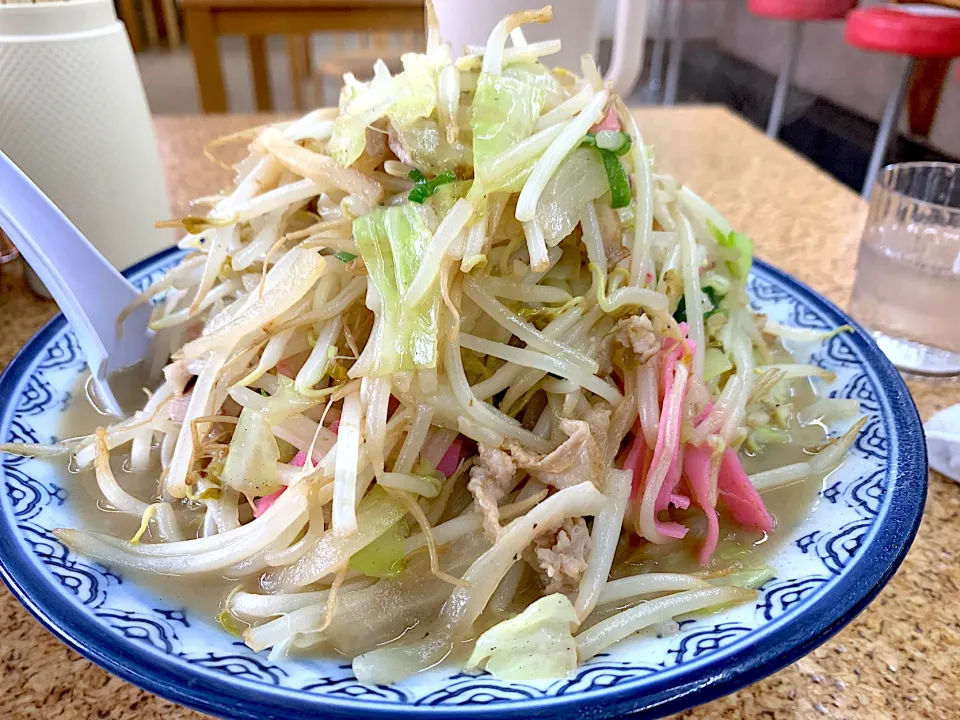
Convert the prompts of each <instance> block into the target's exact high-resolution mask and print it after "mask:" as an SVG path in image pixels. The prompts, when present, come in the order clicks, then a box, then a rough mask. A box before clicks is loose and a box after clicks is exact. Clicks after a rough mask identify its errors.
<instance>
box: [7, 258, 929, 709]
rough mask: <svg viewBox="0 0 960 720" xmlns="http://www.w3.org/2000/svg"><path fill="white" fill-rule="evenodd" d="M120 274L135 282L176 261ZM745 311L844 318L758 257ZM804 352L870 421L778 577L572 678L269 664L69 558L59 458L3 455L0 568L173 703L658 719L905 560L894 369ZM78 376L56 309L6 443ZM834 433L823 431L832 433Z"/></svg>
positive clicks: (15, 402)
mask: <svg viewBox="0 0 960 720" xmlns="http://www.w3.org/2000/svg"><path fill="white" fill-rule="evenodd" d="M177 257H178V256H177V255H176V254H175V253H171V252H168V253H164V254H161V255H159V256H157V257H155V258H152V259H150V260H147V261H144V262H142V263H140V264H139V265H137V266H136V267H134V268H132V269H131V270H130V271H129V273H128V275H129V277H130V278H131V279H132V280H133V281H134V282H135V283H137V284H139V285H141V286H144V285H145V284H146V283H147V282H149V281H150V280H151V279H153V278H155V277H156V276H157V275H158V274H160V273H161V272H162V271H163V270H164V269H165V268H167V267H169V266H170V265H171V264H172V263H173V262H174V261H175V260H176V259H177ZM748 290H749V292H750V296H751V298H752V299H753V303H754V306H755V307H756V308H757V309H758V310H760V311H762V312H764V313H766V314H768V315H770V316H771V317H772V318H773V319H775V320H777V321H778V322H780V323H783V324H787V325H793V326H799V327H804V328H814V329H826V328H834V327H837V326H838V325H841V324H843V323H850V322H851V321H850V319H849V318H848V317H847V316H846V315H844V314H843V313H842V312H841V311H840V310H839V309H837V308H836V307H835V306H833V305H832V304H831V303H829V302H828V301H827V300H825V299H823V298H822V297H820V296H819V295H817V294H816V293H814V292H813V291H812V290H810V289H809V288H807V287H805V286H804V285H802V284H800V283H799V282H797V281H796V280H793V279H792V278H790V277H788V276H787V275H786V274H784V273H783V272H781V271H779V270H777V269H775V268H773V267H771V266H769V265H767V264H765V263H762V262H758V263H757V264H756V265H755V267H754V270H753V272H752V274H751V276H750V281H749V284H748ZM805 354H807V355H809V358H808V359H809V361H810V362H812V363H815V364H817V365H820V366H822V367H824V368H827V369H829V370H831V371H833V372H834V373H836V375H837V379H836V382H834V383H832V384H831V385H830V386H829V388H827V389H828V391H829V393H830V394H831V395H834V396H837V397H845V398H856V399H857V400H859V401H860V404H861V407H862V409H863V411H864V412H865V413H867V414H869V416H870V420H869V422H868V423H867V425H866V427H865V429H864V431H863V433H862V434H861V436H860V437H859V439H858V440H857V442H856V445H855V446H854V448H853V450H852V452H851V454H850V456H849V457H848V458H847V460H846V461H845V462H844V464H843V465H842V466H841V467H840V468H839V469H838V470H836V471H835V472H834V473H832V474H831V475H830V476H829V477H828V479H827V481H826V482H825V483H824V487H823V488H822V491H821V492H820V497H819V501H818V502H817V504H816V505H815V507H814V508H813V509H812V510H811V512H810V514H809V516H808V517H807V518H806V519H805V520H804V521H803V522H801V523H800V524H799V525H797V526H794V527H792V528H789V529H787V530H786V532H787V533H788V537H786V538H784V539H783V540H782V542H781V544H780V546H779V549H778V550H777V551H776V552H775V553H774V554H773V555H772V556H771V557H770V558H769V560H768V562H769V563H770V564H771V565H772V566H773V567H774V568H775V570H776V573H777V574H776V577H775V578H773V579H772V580H770V581H769V582H767V583H766V584H765V585H763V587H762V588H761V589H760V592H759V596H758V598H757V601H756V604H755V605H750V606H746V605H745V606H740V607H736V608H732V609H729V610H726V611H724V612H721V613H718V614H715V615H710V616H708V617H701V618H700V619H697V620H692V621H687V622H685V623H684V624H683V625H682V627H681V630H680V632H679V633H678V634H676V635H673V636H670V637H665V638H662V639H656V638H650V637H644V638H635V639H631V640H627V641H624V642H622V643H620V644H619V645H617V646H615V647H614V648H613V649H612V650H611V651H610V652H609V653H606V654H603V655H599V656H597V657H595V658H593V659H592V660H590V661H589V662H588V663H586V664H585V665H583V666H582V667H580V668H579V669H578V670H577V672H576V674H575V675H574V676H573V677H570V678H567V679H564V680H557V681H554V682H543V683H529V684H519V683H504V682H499V681H497V680H495V679H493V678H492V677H490V676H489V675H485V674H481V675H477V674H467V673H462V672H458V671H457V670H455V669H452V668H447V667H440V668H437V669H434V670H431V671H428V672H426V673H422V674H420V675H418V676H416V677H414V678H411V679H409V680H406V681H404V682H402V683H400V684H398V685H394V686H390V687H367V686H364V685H361V684H360V683H358V682H357V680H356V679H355V678H354V677H353V674H352V672H351V670H350V664H349V663H348V662H346V661H345V660H337V659H300V658H298V659H291V660H287V661H282V662H277V663H274V662H270V661H269V660H268V659H267V656H266V655H265V654H257V653H254V652H253V651H252V650H250V649H248V648H247V647H246V646H245V645H244V644H243V643H242V642H239V641H238V640H237V638H234V637H233V636H231V635H228V634H227V633H225V632H224V631H223V630H222V629H221V628H220V627H219V626H218V625H216V624H215V623H214V622H213V619H212V618H209V617H201V616H198V615H197V614H196V613H192V612H190V611H188V610H186V609H185V608H183V607H176V606H171V605H170V604H169V603H166V602H164V601H162V600H160V599H158V598H157V597H156V596H155V595H154V594H152V593H151V591H150V589H149V588H145V587H142V586H139V585H138V584H137V583H136V582H134V581H132V580H128V579H126V578H124V577H123V575H122V574H120V573H118V572H115V571H113V570H110V569H108V568H105V567H102V566H100V565H98V564H96V563H93V562H91V561H89V560H87V559H85V558H83V557H78V556H77V555H74V554H73V553H72V552H70V551H68V550H67V549H66V548H65V547H64V546H63V545H61V544H60V543H59V542H57V540H56V539H54V537H53V535H52V534H51V532H50V531H51V530H52V529H54V528H57V527H71V526H72V527H76V526H77V525H79V524H80V521H79V519H78V518H77V515H76V513H75V512H74V510H73V509H72V507H71V503H70V494H71V492H74V489H73V488H71V483H72V481H73V477H72V476H71V475H69V474H68V473H67V472H66V469H65V468H62V467H60V466H57V465H55V464H52V463H50V462H43V461H37V460H30V459H25V458H16V457H9V456H8V457H5V458H4V459H3V470H4V474H5V478H4V484H5V488H4V490H3V492H2V493H0V576H2V577H3V579H4V581H5V582H6V583H7V585H8V586H9V587H10V589H11V591H12V592H13V593H14V594H15V595H16V596H17V598H18V599H19V600H20V602H21V603H23V605H24V606H25V607H26V608H27V609H28V610H30V612H32V613H33V614H34V615H35V616H36V617H37V619H38V620H39V621H40V622H41V623H43V625H45V626H46V627H47V628H48V629H49V630H50V631H51V632H52V633H53V634H54V635H56V636H57V637H58V638H60V639H61V640H62V641H63V642H65V643H66V644H67V645H69V646H70V647H72V648H74V649H75V650H77V651H78V652H80V653H82V654H83V655H85V656H86V657H88V658H90V659H91V660H93V661H94V662H96V663H98V664H99V665H101V666H103V667H104V668H106V669H107V670H109V671H110V672H112V673H114V674H116V675H119V676H120V677H122V678H124V679H126V680H129V681H130V682H132V683H135V684H137V685H140V686H141V687H144V688H146V689H147V690H150V691H152V692H155V693H157V694H158V695H162V696H163V697H166V698H169V699H171V700H174V701H176V702H179V703H182V704H184V705H187V706H190V707H193V708H196V709H198V710H201V711H203V712H207V713H211V714H213V715H220V716H223V717H227V718H251V719H255V720H273V719H276V720H279V719H280V718H291V717H297V718H304V719H306V718H330V717H349V718H351V719H353V720H355V719H356V718H365V719H369V720H379V718H391V719H395V718H402V717H410V716H413V715H419V714H420V713H422V712H424V711H426V710H428V709H429V712H430V715H431V716H432V717H435V718H451V719H457V720H459V719H464V720H466V719H467V718H474V717H477V716H481V715H482V716H492V715H494V714H496V715H497V716H498V718H524V719H525V720H527V719H529V718H531V717H547V716H549V717H550V718H554V719H555V718H573V717H584V716H590V717H594V718H597V717H601V716H610V715H615V714H621V713H626V712H637V713H638V715H637V717H659V716H661V715H665V714H667V713H671V712H676V711H680V710H683V709H685V708H687V707H690V706H692V705H695V704H699V703H703V702H706V701H708V700H711V699H713V698H716V697H718V696H720V695H723V694H725V693H729V692H732V691H734V690H736V689H738V688H740V687H742V686H744V685H746V684H748V683H751V682H754V681H756V680H758V679H760V678H762V677H764V676H766V675H768V674H770V673H772V672H774V671H775V670H777V669H779V668H781V667H783V666H784V665H786V664H788V663H790V662H793V661H795V660H797V659H798V658H799V657H801V656H802V655H804V654H805V653H807V652H809V651H810V650H812V649H813V648H814V647H816V646H817V645H819V644H820V643H822V642H824V641H825V640H826V639H827V638H828V637H830V636H831V635H832V634H833V633H835V632H837V631H838V630H839V629H840V628H841V627H843V626H844V625H845V624H846V623H848V622H849V621H850V620H851V619H852V618H853V617H854V616H855V615H856V614H857V613H858V612H860V611H861V610H862V609H863V608H864V607H866V605H867V604H868V603H869V602H870V600H871V599H872V598H873V597H874V596H875V595H876V594H877V592H879V590H880V588H881V587H883V585H884V584H885V583H886V582H887V580H889V578H890V577H891V576H892V575H893V573H894V571H895V570H896V569H897V566H898V565H899V564H900V562H901V561H902V560H903V557H904V556H905V555H906V552H907V549H908V548H909V546H910V543H911V541H912V540H913V537H914V534H915V533H916V530H917V527H918V525H919V523H920V517H921V514H922V511H923V505H924V499H925V497H926V487H927V460H926V452H925V449H924V443H923V433H922V430H921V426H920V420H919V417H918V416H917V411H916V408H915V407H914V405H913V401H912V399H911V398H910V395H909V393H908V391H907V388H906V386H905V385H904V383H903V381H902V380H901V379H900V376H899V375H898V374H897V372H896V371H895V370H894V368H893V367H892V366H891V364H890V363H889V362H888V361H887V360H886V358H885V357H884V356H883V355H882V354H881V353H880V351H879V350H878V349H877V347H876V345H875V344H874V343H873V341H872V340H871V339H870V338H869V337H868V336H867V335H866V334H865V333H864V332H863V331H862V330H860V329H859V328H858V329H857V330H856V332H854V333H843V334H840V335H837V336H835V337H833V338H831V339H830V340H829V341H828V342H827V343H825V344H823V346H815V347H814V346H810V347H808V348H806V351H805ZM83 370H84V362H83V358H82V357H81V355H80V351H79V348H78V346H77V342H76V338H75V337H74V335H73V333H72V332H71V331H70V328H69V327H68V326H67V324H66V322H65V321H64V319H63V317H62V316H58V317H56V318H55V319H53V320H52V321H51V322H50V323H49V324H47V325H46V327H44V328H43V329H42V330H41V331H40V332H39V333H38V334H37V335H36V336H35V337H34V338H33V339H32V340H31V341H30V342H29V343H27V345H26V346H25V347H24V348H23V350H22V351H21V352H20V354H19V355H18V356H17V357H16V359H14V361H13V362H12V363H11V364H10V366H9V367H8V368H7V369H6V372H5V373H4V374H3V376H2V378H0V435H2V438H3V441H4V442H15V441H25V442H34V443H38V442H39V443H46V442H51V441H52V440H53V439H54V436H55V435H56V432H57V427H58V420H59V417H60V415H61V413H63V411H64V410H65V408H66V407H67V404H68V403H69V401H70V391H71V390H72V388H74V387H75V385H76V382H77V375H78V374H79V373H80V372H82V371H83ZM842 429H843V428H837V429H836V430H838V431H839V430H842Z"/></svg>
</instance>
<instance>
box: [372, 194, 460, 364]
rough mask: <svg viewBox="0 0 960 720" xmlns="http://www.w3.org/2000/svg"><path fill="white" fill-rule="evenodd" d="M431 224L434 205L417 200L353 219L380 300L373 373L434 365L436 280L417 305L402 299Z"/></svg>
mask: <svg viewBox="0 0 960 720" xmlns="http://www.w3.org/2000/svg"><path fill="white" fill-rule="evenodd" d="M445 187H447V186H445ZM434 224H435V216H434V215H433V210H432V209H431V208H429V207H422V206H420V205H417V204H415V203H405V204H403V205H399V206H396V207H385V208H381V209H378V210H376V211H374V212H372V213H370V214H368V215H364V216H363V217H360V218H357V219H356V220H354V222H353V236H354V239H355V240H356V243H357V247H358V248H359V250H360V255H361V257H363V262H364V264H365V265H366V267H367V269H368V271H369V273H370V278H371V279H372V280H373V283H374V285H375V286H376V288H377V291H378V292H379V293H380V297H381V298H382V300H383V307H382V308H381V314H382V316H381V327H382V338H381V348H380V353H379V358H378V359H377V362H376V363H375V367H374V368H373V371H372V374H373V376H375V377H378V376H382V375H387V374H390V373H395V372H399V371H401V370H414V369H417V368H434V367H436V365H437V326H438V320H439V316H440V303H441V298H440V292H439V282H435V283H434V287H433V288H431V290H430V291H429V292H428V293H427V294H426V296H425V297H424V299H423V300H422V301H421V302H420V303H419V304H418V305H417V306H416V307H414V308H406V307H404V305H403V303H402V302H401V298H402V297H403V294H404V293H405V292H406V291H407V289H408V288H409V287H410V285H411V283H412V282H413V278H414V276H415V275H416V274H417V269H418V268H419V267H420V264H421V262H422V261H423V258H424V256H425V255H426V253H427V252H428V251H429V249H430V244H431V241H432V239H433V233H432V232H431V229H430V227H431V225H434Z"/></svg>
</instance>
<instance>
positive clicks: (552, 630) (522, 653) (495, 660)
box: [467, 593, 580, 681]
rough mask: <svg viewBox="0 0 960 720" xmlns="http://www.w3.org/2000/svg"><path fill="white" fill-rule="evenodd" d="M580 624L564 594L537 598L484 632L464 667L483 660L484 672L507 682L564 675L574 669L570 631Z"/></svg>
mask: <svg viewBox="0 0 960 720" xmlns="http://www.w3.org/2000/svg"><path fill="white" fill-rule="evenodd" d="M579 623H580V621H579V619H578V618H577V613H576V611H575V610H574V609H573V604H572V603H571V602H570V600H569V599H568V598H567V596H566V595H561V594H560V593H554V594H553V595H548V596H546V597H544V598H540V599H539V600H537V601H536V602H535V603H533V604H532V605H530V606H529V607H528V608H527V609H526V610H524V611H523V612H522V613H520V614H519V615H517V616H516V617H514V618H511V619H509V620H504V621H503V622H501V623H499V624H497V625H494V626H493V627H492V628H490V629H489V630H487V631H486V632H485V633H483V635H481V636H480V637H479V638H478V639H477V644H476V646H475V647H474V650H473V654H471V655H470V659H469V660H468V661H467V667H478V666H479V665H480V664H481V663H482V662H483V661H484V660H486V662H487V665H486V668H487V672H490V673H492V674H493V675H494V676H496V677H497V678H498V679H500V680H507V681H523V680H547V679H551V680H552V679H556V678H561V677H564V676H566V675H569V674H570V673H572V672H573V671H574V670H576V668H577V643H576V641H575V640H574V639H573V630H574V628H576V627H577V626H578V625H579Z"/></svg>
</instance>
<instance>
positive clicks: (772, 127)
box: [767, 22, 803, 139]
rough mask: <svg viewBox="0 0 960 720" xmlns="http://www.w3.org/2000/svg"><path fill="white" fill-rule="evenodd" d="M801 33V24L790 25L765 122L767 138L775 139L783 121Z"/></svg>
mask: <svg viewBox="0 0 960 720" xmlns="http://www.w3.org/2000/svg"><path fill="white" fill-rule="evenodd" d="M802 32H803V23H801V22H794V23H791V24H790V37H789V38H788V39H787V53H786V55H784V57H783V65H782V66H781V68H780V75H779V76H777V87H776V89H774V91H773V103H772V104H771V105H770V119H769V120H767V137H770V138H774V139H776V137H777V134H778V133H779V132H780V122H781V121H782V120H783V108H784V107H785V106H786V104H787V95H789V94H790V82H791V81H792V80H793V71H794V69H795V68H796V67H797V57H798V56H799V55H800V38H801V34H802Z"/></svg>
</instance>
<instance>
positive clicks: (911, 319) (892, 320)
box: [850, 162, 960, 378]
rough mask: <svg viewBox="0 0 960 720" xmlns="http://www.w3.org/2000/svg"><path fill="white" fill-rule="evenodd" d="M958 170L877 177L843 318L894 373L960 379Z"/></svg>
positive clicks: (908, 169)
mask: <svg viewBox="0 0 960 720" xmlns="http://www.w3.org/2000/svg"><path fill="white" fill-rule="evenodd" d="M958 178H960V165H956V164H952V163H941V162H912V163H902V164H898V165H888V166H887V167H885V168H884V169H883V170H881V171H880V174H879V175H878V177H877V181H876V185H875V186H874V188H873V194H872V195H871V196H870V210H869V213H868V216H867V224H866V227H865V228H864V232H863V240H862V242H861V244H860V254H859V257H858V258H857V273H856V281H855V283H854V286H853V298H852V300H851V303H850V312H851V314H852V315H853V316H854V317H855V318H857V320H859V321H860V322H861V323H862V324H863V325H865V326H866V327H867V328H869V329H870V331H871V334H872V335H873V337H874V339H875V340H876V341H877V345H879V346H880V349H881V350H883V352H884V353H885V354H886V356H887V357H888V358H890V360H891V361H892V362H893V364H894V365H896V366H897V367H898V368H899V369H900V370H902V371H904V372H907V373H912V374H915V375H921V376H926V377H942V378H947V377H955V376H960V179H958Z"/></svg>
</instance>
